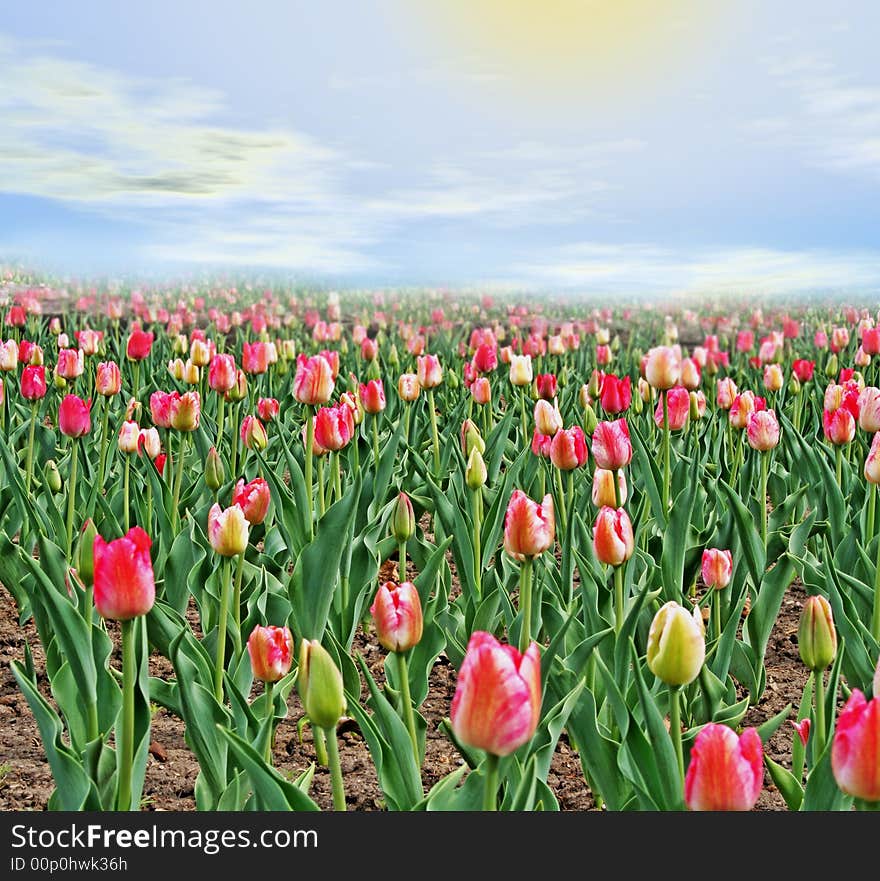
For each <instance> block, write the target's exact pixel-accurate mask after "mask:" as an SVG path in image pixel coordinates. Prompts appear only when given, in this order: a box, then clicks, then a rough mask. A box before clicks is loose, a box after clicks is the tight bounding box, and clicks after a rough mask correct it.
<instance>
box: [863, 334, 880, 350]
mask: <svg viewBox="0 0 880 881" xmlns="http://www.w3.org/2000/svg"><path fill="white" fill-rule="evenodd" d="M862 349H864V351H865V354H866V355H880V327H868V328H865V330H864V331H863V332H862Z"/></svg>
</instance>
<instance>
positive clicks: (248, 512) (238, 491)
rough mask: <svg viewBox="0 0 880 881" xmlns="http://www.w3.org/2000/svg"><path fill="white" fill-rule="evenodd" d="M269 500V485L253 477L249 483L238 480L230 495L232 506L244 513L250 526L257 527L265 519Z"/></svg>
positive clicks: (270, 496) (270, 495)
mask: <svg viewBox="0 0 880 881" xmlns="http://www.w3.org/2000/svg"><path fill="white" fill-rule="evenodd" d="M271 500H272V494H271V492H270V490H269V484H268V483H266V481H265V480H263V478H262V477H255V478H254V479H253V480H252V481H251V482H250V483H245V482H244V480H239V481H238V483H237V484H236V485H235V492H234V493H233V494H232V504H233V505H238V507H239V508H241V510H242V511H244V516H245V519H246V520H247V522H248V523H250V525H251V526H259V525H260V524H261V523H262V522H263V521H264V520H265V519H266V514H268V513H269V502H270V501H271Z"/></svg>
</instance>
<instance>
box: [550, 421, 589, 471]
mask: <svg viewBox="0 0 880 881" xmlns="http://www.w3.org/2000/svg"><path fill="white" fill-rule="evenodd" d="M550 461H551V462H552V463H553V464H554V465H555V466H556V467H557V468H559V469H560V470H561V471H573V470H574V469H575V468H580V466H581V465H583V464H584V463H585V462H586V461H587V439H586V437H584V430H583V429H582V428H581V427H580V426H579V425H575V426H574V427H573V428H567V429H566V428H563V429H560V430H559V431H557V432H556V434H555V435H554V436H553V440H552V441H551V442H550Z"/></svg>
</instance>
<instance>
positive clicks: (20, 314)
mask: <svg viewBox="0 0 880 881" xmlns="http://www.w3.org/2000/svg"><path fill="white" fill-rule="evenodd" d="M26 321H27V315H26V314H25V311H24V307H23V306H12V307H10V309H9V311H8V312H7V313H6V323H7V324H11V325H12V326H13V327H24V325H25V322H26Z"/></svg>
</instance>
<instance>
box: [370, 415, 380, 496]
mask: <svg viewBox="0 0 880 881" xmlns="http://www.w3.org/2000/svg"><path fill="white" fill-rule="evenodd" d="M370 421H371V422H372V423H373V425H372V429H373V470H374V472H375V474H376V480H377V481H378V479H379V414H378V413H376V414H374V415H373V418H372V419H371V420H370Z"/></svg>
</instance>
